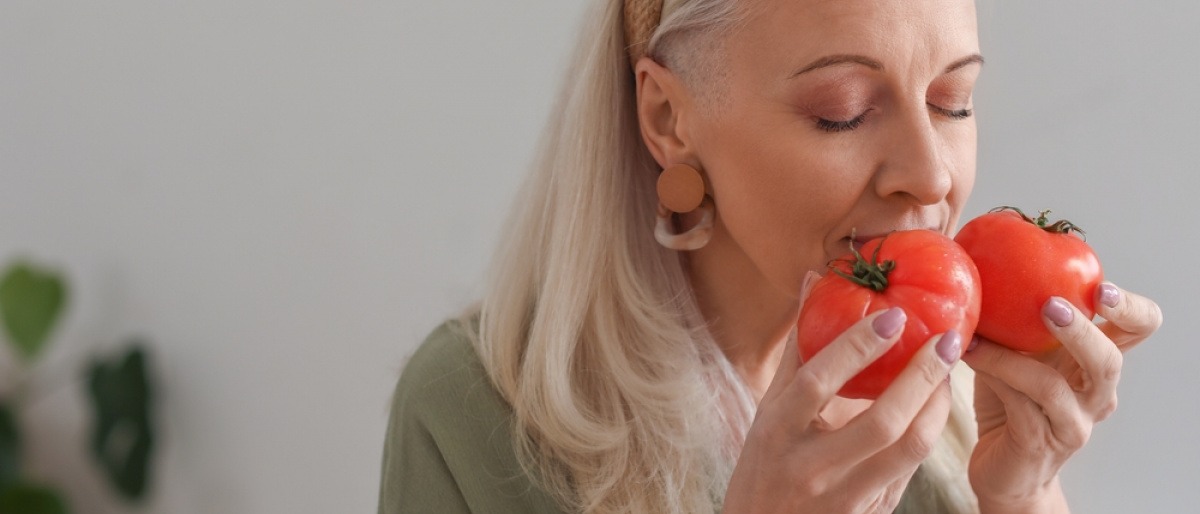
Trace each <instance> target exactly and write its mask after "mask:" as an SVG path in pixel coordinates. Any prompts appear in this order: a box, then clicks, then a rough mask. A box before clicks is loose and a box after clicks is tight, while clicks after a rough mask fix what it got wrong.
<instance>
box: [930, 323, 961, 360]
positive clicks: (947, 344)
mask: <svg viewBox="0 0 1200 514" xmlns="http://www.w3.org/2000/svg"><path fill="white" fill-rule="evenodd" d="M936 350H937V354H938V357H941V358H942V361H943V362H945V363H946V364H954V363H955V362H958V358H959V357H961V356H962V336H960V335H958V332H955V331H953V330H951V331H949V332H946V333H945V334H942V338H941V339H938V342H937V348H936Z"/></svg>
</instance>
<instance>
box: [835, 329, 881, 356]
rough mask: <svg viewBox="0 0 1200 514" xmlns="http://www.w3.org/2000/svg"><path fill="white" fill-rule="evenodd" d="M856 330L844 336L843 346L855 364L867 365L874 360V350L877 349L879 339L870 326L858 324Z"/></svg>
mask: <svg viewBox="0 0 1200 514" xmlns="http://www.w3.org/2000/svg"><path fill="white" fill-rule="evenodd" d="M860 325H861V326H860V327H858V328H859V329H858V330H852V331H850V332H848V333H847V334H846V339H845V341H844V344H845V346H846V349H847V350H848V351H849V352H850V355H851V357H852V358H853V360H854V362H855V363H867V362H871V361H873V360H875V353H876V350H878V349H879V346H880V344H879V338H878V336H876V335H875V332H873V331H872V330H871V327H870V325H867V324H860Z"/></svg>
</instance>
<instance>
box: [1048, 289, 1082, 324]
mask: <svg viewBox="0 0 1200 514" xmlns="http://www.w3.org/2000/svg"><path fill="white" fill-rule="evenodd" d="M1042 314H1043V315H1045V316H1046V317H1047V318H1049V319H1050V321H1052V322H1054V324H1055V325H1058V326H1060V327H1065V326H1067V325H1070V324H1071V319H1072V318H1074V317H1075V314H1074V313H1073V312H1071V306H1069V305H1067V302H1066V301H1064V300H1063V299H1062V298H1059V297H1057V296H1054V297H1051V298H1050V300H1049V301H1047V302H1046V305H1045V306H1044V307H1042Z"/></svg>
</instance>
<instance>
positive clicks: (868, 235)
mask: <svg viewBox="0 0 1200 514" xmlns="http://www.w3.org/2000/svg"><path fill="white" fill-rule="evenodd" d="M901 230H932V231H934V232H938V233H941V232H942V230H941V229H940V228H938V227H914V228H897V229H892V230H885V231H878V232H876V231H872V232H858V231H855V233H854V234H853V236H846V237H843V238H842V239H841V241H842V244H843V245H847V244H849V243H853V244H854V249H855V250H862V247H863V246H865V245H866V244H867V241H870V240H872V239H878V238H880V237H883V236H886V235H888V234H890V233H892V232H897V231H901Z"/></svg>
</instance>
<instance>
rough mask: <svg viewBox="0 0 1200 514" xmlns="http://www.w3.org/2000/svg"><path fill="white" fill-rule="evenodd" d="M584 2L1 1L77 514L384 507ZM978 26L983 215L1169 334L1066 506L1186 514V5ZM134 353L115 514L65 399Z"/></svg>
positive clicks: (55, 406)
mask: <svg viewBox="0 0 1200 514" xmlns="http://www.w3.org/2000/svg"><path fill="white" fill-rule="evenodd" d="M583 4H584V2H583V1H582V0H536V1H535V0H523V1H520V2H469V3H463V2H430V1H426V2H414V1H411V0H400V1H399V2H394V1H393V2H382V1H368V0H338V1H334V0H320V1H317V0H294V1H289V2H272V1H265V0H236V1H234V0H209V1H205V2H158V1H149V0H117V1H113V2H80V1H75V0H6V1H5V2H4V4H3V6H0V259H2V260H4V261H8V260H10V259H12V258H15V257H18V256H29V257H33V258H36V259H38V260H39V261H41V262H46V263H49V264H51V265H53V266H55V267H57V268H59V269H61V270H62V271H63V272H64V273H65V274H66V275H67V276H68V277H69V279H70V281H71V288H72V290H71V293H72V295H71V299H70V308H69V311H68V312H67V315H66V318H65V319H64V322H63V324H62V326H60V327H59V330H58V331H57V332H56V334H55V341H54V343H53V346H52V347H51V348H50V349H49V351H48V353H47V355H46V360H45V362H44V363H43V364H42V365H41V366H39V367H38V368H37V369H34V370H33V374H34V376H35V379H36V380H37V383H41V384H44V385H47V387H48V388H47V389H45V390H43V394H42V396H41V399H40V400H39V401H38V402H37V403H35V404H34V405H33V406H32V408H31V409H30V410H29V411H28V412H26V413H25V419H24V425H25V429H26V430H27V431H28V432H29V438H30V439H31V443H32V446H33V447H32V448H31V450H30V452H31V453H30V455H29V459H28V460H29V464H30V471H31V474H32V475H33V476H34V477H36V478H38V479H41V480H44V481H46V482H50V483H55V484H58V485H60V486H63V487H64V488H66V490H68V491H69V493H70V499H71V502H72V505H73V507H74V508H75V512H79V513H109V512H113V513H116V512H127V511H135V512H163V513H189V514H190V513H208V512H229V513H283V512H287V513H325V512H372V511H373V510H374V509H375V502H376V494H377V488H378V469H379V459H380V450H381V445H382V437H383V430H384V425H385V421H386V415H387V404H388V397H389V395H390V393H391V390H392V386H393V384H394V382H395V379H396V377H397V374H398V370H399V367H400V363H401V362H402V359H403V358H404V357H405V356H406V355H407V354H408V353H409V352H410V351H411V350H412V349H413V348H414V347H415V346H416V345H417V344H418V343H419V341H420V339H421V338H422V337H423V336H424V335H425V334H426V333H427V332H428V331H429V330H430V329H431V328H433V327H434V326H435V325H436V324H438V323H439V321H440V320H442V319H443V318H444V317H446V316H449V315H451V314H452V313H453V312H454V311H455V310H457V309H458V308H459V307H461V306H463V305H465V304H466V303H467V302H469V301H470V300H471V299H473V298H474V297H475V296H476V295H477V294H478V291H479V286H478V284H479V281H480V278H481V274H482V269H483V266H484V264H485V262H486V261H487V260H488V256H489V253H490V251H491V249H492V248H493V247H494V245H495V244H496V243H497V236H496V233H497V230H498V229H499V226H500V219H501V218H502V217H503V215H504V214H505V213H506V211H507V209H508V206H509V204H510V203H511V201H512V196H513V193H514V191H515V189H516V185H517V183H518V181H519V180H520V178H521V176H522V175H523V173H524V170H525V169H526V168H527V164H528V163H529V162H530V161H531V158H532V151H533V147H534V142H535V140H536V138H537V137H538V134H539V132H540V130H541V126H542V124H543V122H544V120H545V118H546V116H547V115H548V111H549V109H550V103H551V97H552V94H553V92H554V91H555V90H556V88H557V85H558V83H559V81H560V78H561V73H562V71H563V69H564V65H565V59H566V56H567V54H568V50H569V48H570V47H571V45H572V44H573V37H574V36H575V35H576V34H577V33H578V30H577V26H578V23H579V21H580V20H581V17H582V15H583V13H584V5H583ZM979 7H980V9H979V10H980V24H981V39H982V45H983V52H984V54H985V56H986V58H987V60H988V63H987V65H986V67H985V71H984V73H983V76H982V81H981V84H980V86H979V88H978V90H977V95H976V105H977V113H978V116H979V118H978V120H979V133H980V144H979V148H980V152H979V178H978V183H977V186H976V192H975V195H974V197H973V199H972V201H971V203H970V204H969V207H968V209H967V213H966V215H967V216H973V215H975V214H978V213H981V212H983V211H985V210H986V209H987V208H989V207H991V206H994V205H998V204H1019V205H1021V206H1025V207H1026V208H1027V209H1029V210H1036V209H1038V208H1043V207H1049V208H1054V209H1055V210H1056V212H1057V213H1060V214H1062V215H1065V216H1068V217H1070V218H1072V219H1074V220H1075V221H1076V222H1078V223H1079V224H1081V225H1083V226H1084V227H1085V228H1088V229H1090V231H1089V239H1088V240H1089V242H1090V243H1091V244H1092V245H1093V246H1094V247H1095V248H1096V249H1097V251H1098V252H1099V254H1100V255H1101V257H1102V259H1103V262H1104V264H1105V266H1106V270H1107V274H1108V277H1110V278H1111V279H1112V280H1113V281H1115V282H1116V283H1117V284H1119V285H1122V286H1124V287H1126V288H1128V289H1131V290H1135V291H1139V292H1142V293H1144V294H1146V295H1148V296H1151V297H1153V298H1155V299H1156V300H1157V301H1158V302H1159V304H1160V305H1161V306H1162V308H1163V311H1164V312H1165V315H1166V324H1165V325H1164V326H1163V328H1162V329H1161V331H1160V332H1159V334H1158V335H1157V336H1156V337H1155V338H1154V339H1153V340H1152V341H1151V342H1150V343H1148V344H1146V345H1145V346H1143V347H1142V348H1139V349H1138V350H1137V351H1135V352H1134V353H1133V354H1132V355H1131V356H1130V357H1129V358H1128V359H1127V361H1126V367H1125V374H1124V379H1123V382H1122V387H1121V393H1122V395H1121V401H1122V403H1121V408H1120V410H1119V411H1118V412H1117V413H1116V415H1115V416H1114V417H1112V418H1111V419H1110V420H1109V421H1107V422H1105V423H1103V424H1102V425H1101V426H1100V427H1099V429H1098V430H1097V431H1096V432H1095V434H1094V436H1093V439H1092V442H1091V443H1090V444H1089V446H1088V447H1087V448H1086V449H1085V450H1084V451H1083V452H1082V453H1081V454H1080V455H1078V456H1077V457H1076V458H1075V459H1073V460H1072V461H1071V463H1070V464H1069V466H1068V468H1067V469H1066V471H1065V473H1064V482H1065V484H1066V488H1067V493H1068V496H1069V498H1070V500H1071V503H1072V505H1073V507H1074V510H1075V511H1076V512H1092V513H1124V512H1193V511H1195V510H1196V509H1197V505H1200V488H1198V487H1196V486H1195V481H1196V479H1197V478H1200V441H1198V440H1197V435H1196V434H1197V432H1196V429H1195V427H1196V426H1197V425H1198V424H1200V409H1198V408H1197V402H1196V398H1197V396H1198V394H1200V380H1197V372H1196V367H1197V362H1200V347H1197V345H1195V344H1194V341H1193V338H1194V334H1196V333H1197V332H1198V331H1200V322H1198V321H1197V318H1198V317H1197V316H1196V315H1194V313H1192V312H1190V309H1191V308H1193V307H1194V303H1193V302H1192V301H1191V300H1192V297H1193V294H1194V293H1193V292H1194V291H1196V290H1198V289H1200V279H1198V278H1197V272H1196V270H1195V269H1194V262H1195V258H1194V254H1193V253H1192V252H1196V251H1200V244H1198V241H1197V237H1196V229H1195V224H1196V222H1197V221H1198V220H1200V216H1198V215H1200V209H1198V208H1197V207H1196V204H1195V199H1196V198H1197V193H1200V187H1198V185H1197V182H1198V179H1197V171H1198V169H1197V168H1198V165H1200V96H1198V95H1197V94H1196V92H1197V91H1200V73H1197V71H1196V66H1195V62H1196V61H1195V51H1196V50H1197V49H1198V48H1200V44H1198V43H1200V37H1198V36H1196V35H1195V34H1196V32H1195V28H1194V20H1196V19H1200V3H1196V2H1188V1H1173V2H1171V1H1158V2H1126V1H1119V0H1104V1H1086V2H1085V1H1082V0H1063V1H1057V2H1011V1H1005V2H1000V1H996V0H992V1H985V2H982V3H981V4H980V6H979ZM1188 334H1193V336H1188ZM132 335H141V336H144V337H145V338H147V339H148V340H150V341H152V344H153V351H154V355H153V358H154V365H155V366H156V369H157V370H158V372H159V374H158V377H157V378H158V384H159V386H160V388H161V389H160V391H161V393H160V396H159V400H160V402H159V407H160V410H159V414H160V416H159V420H160V421H161V427H162V439H161V443H162V444H161V445H160V447H159V448H160V450H161V452H160V453H159V456H158V459H157V460H156V462H155V464H156V468H157V471H158V474H157V475H156V483H155V485H154V487H155V489H154V494H153V495H152V497H151V498H150V500H149V501H148V502H147V503H146V504H144V505H142V506H140V507H137V508H133V509H129V508H125V507H121V506H119V505H118V503H117V502H116V501H115V500H113V499H112V498H111V497H110V496H109V495H108V493H107V492H105V489H104V488H103V486H102V484H101V483H100V482H99V479H98V477H97V475H96V474H95V472H94V471H93V469H92V468H91V465H90V464H89V463H88V461H87V460H86V459H85V457H84V430H85V428H86V426H85V417H84V412H85V404H84V403H83V397H82V395H81V390H82V389H81V386H82V384H81V383H79V382H78V381H72V380H70V379H69V378H70V377H71V376H72V375H73V374H74V373H75V371H76V370H77V368H79V367H80V366H81V365H82V364H83V362H85V361H86V359H87V357H88V356H89V355H91V353H92V352H95V351H97V350H100V349H111V348H114V347H116V346H117V345H118V344H119V343H120V342H122V341H123V340H124V339H125V338H126V337H128V336H132ZM0 355H3V357H0V373H3V374H5V375H4V376H6V377H11V376H12V375H11V373H12V370H13V367H12V366H13V361H12V358H11V356H10V355H9V354H8V353H7V352H0ZM63 378H67V379H68V380H66V381H63V380H62V379H63ZM0 382H6V381H4V380H0ZM55 383H57V384H58V385H57V386H53V384H55Z"/></svg>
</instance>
